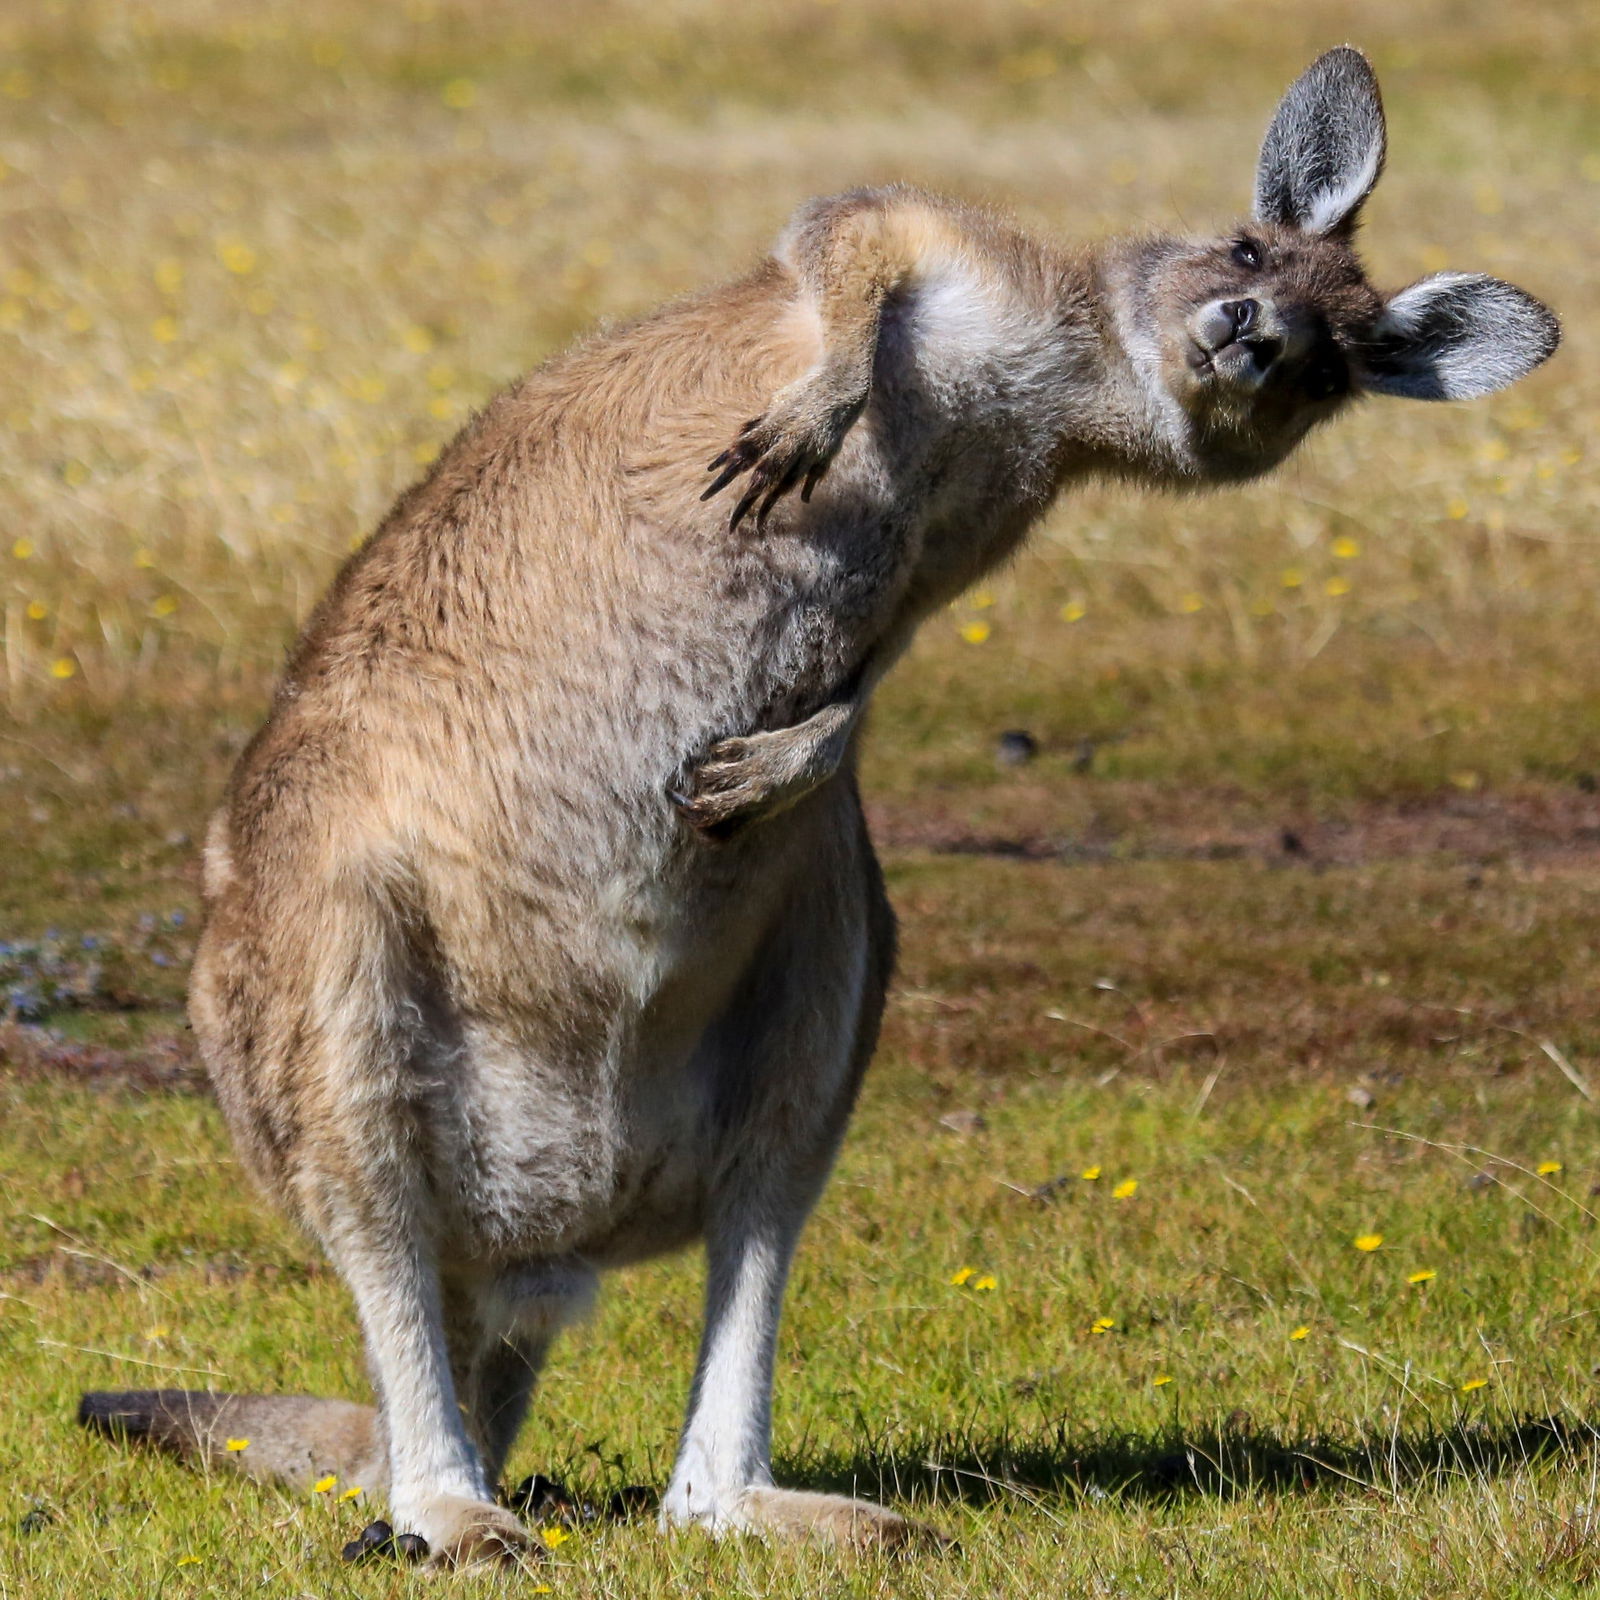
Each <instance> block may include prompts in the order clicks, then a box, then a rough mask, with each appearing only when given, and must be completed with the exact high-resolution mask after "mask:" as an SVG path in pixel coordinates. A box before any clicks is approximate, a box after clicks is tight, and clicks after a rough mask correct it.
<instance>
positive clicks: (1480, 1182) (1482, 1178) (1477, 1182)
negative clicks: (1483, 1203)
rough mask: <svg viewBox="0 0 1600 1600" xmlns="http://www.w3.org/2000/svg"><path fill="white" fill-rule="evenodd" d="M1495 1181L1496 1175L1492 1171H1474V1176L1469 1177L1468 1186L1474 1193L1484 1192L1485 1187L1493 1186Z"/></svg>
mask: <svg viewBox="0 0 1600 1600" xmlns="http://www.w3.org/2000/svg"><path fill="white" fill-rule="evenodd" d="M1494 1183H1495V1176H1494V1174H1493V1173H1492V1172H1474V1173H1473V1174H1472V1176H1471V1177H1470V1178H1468V1179H1467V1187H1468V1188H1469V1189H1470V1190H1472V1192H1473V1193H1474V1194H1482V1193H1483V1191H1484V1190H1485V1189H1491V1188H1493V1187H1494Z"/></svg>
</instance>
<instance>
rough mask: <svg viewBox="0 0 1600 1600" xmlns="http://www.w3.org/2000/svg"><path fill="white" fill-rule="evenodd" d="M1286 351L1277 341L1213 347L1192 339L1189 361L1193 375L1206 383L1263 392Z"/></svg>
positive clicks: (1236, 340)
mask: <svg viewBox="0 0 1600 1600" xmlns="http://www.w3.org/2000/svg"><path fill="white" fill-rule="evenodd" d="M1282 349H1283V346H1282V344H1281V343H1280V342H1279V341H1278V340H1276V339H1250V340H1245V339H1235V340H1230V341H1229V342H1228V343H1227V344H1224V345H1221V346H1219V347H1217V348H1210V347H1208V346H1207V345H1205V344H1203V343H1202V342H1201V341H1200V340H1198V339H1194V338H1191V339H1190V340H1189V348H1188V350H1187V351H1186V352H1185V360H1186V363H1187V365H1188V368H1189V371H1190V373H1191V374H1192V375H1193V376H1194V378H1195V379H1196V380H1197V381H1198V382H1200V383H1202V384H1210V383H1226V384H1231V385H1233V386H1235V387H1238V388H1243V389H1259V388H1260V387H1261V385H1262V384H1263V383H1265V382H1266V379H1267V374H1268V373H1269V372H1271V371H1272V368H1273V364H1274V363H1275V362H1276V361H1277V359H1278V356H1279V354H1280V352H1281V351H1282Z"/></svg>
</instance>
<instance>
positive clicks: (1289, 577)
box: [1279, 567, 1306, 589]
mask: <svg viewBox="0 0 1600 1600" xmlns="http://www.w3.org/2000/svg"><path fill="white" fill-rule="evenodd" d="M1279 581H1280V582H1281V583H1282V584H1283V586H1284V588H1285V589H1298V588H1299V587H1300V585H1301V584H1302V583H1304V582H1305V581H1306V575H1305V573H1304V571H1303V570H1302V569H1301V568H1299V567H1285V568H1284V569H1283V572H1282V573H1281V574H1280V577H1279Z"/></svg>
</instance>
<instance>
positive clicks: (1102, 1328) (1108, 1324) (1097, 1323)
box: [1089, 1317, 1117, 1333]
mask: <svg viewBox="0 0 1600 1600" xmlns="http://www.w3.org/2000/svg"><path fill="white" fill-rule="evenodd" d="M1116 1325H1117V1322H1116V1318H1115V1317H1096V1318H1095V1319H1094V1321H1093V1322H1091V1323H1090V1324H1089V1332H1090V1333H1110V1332H1111V1330H1112V1329H1113V1328H1114V1327H1116Z"/></svg>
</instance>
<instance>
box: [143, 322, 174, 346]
mask: <svg viewBox="0 0 1600 1600" xmlns="http://www.w3.org/2000/svg"><path fill="white" fill-rule="evenodd" d="M150 337H151V338H152V339H154V340H155V342H156V343H157V344H171V343H172V342H173V341H174V340H175V339H176V338H177V337H178V319H177V318H176V317H157V318H156V320H155V321H154V322H152V323H151V324H150Z"/></svg>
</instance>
